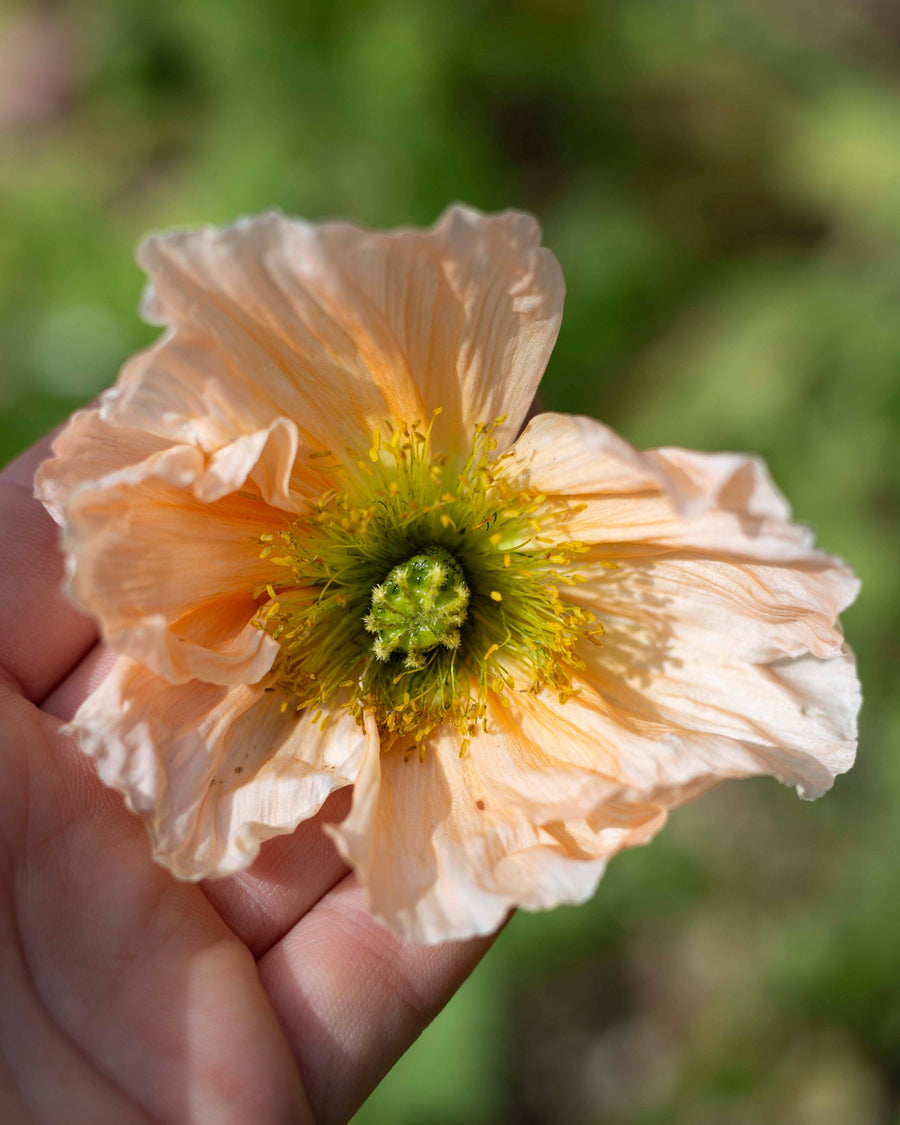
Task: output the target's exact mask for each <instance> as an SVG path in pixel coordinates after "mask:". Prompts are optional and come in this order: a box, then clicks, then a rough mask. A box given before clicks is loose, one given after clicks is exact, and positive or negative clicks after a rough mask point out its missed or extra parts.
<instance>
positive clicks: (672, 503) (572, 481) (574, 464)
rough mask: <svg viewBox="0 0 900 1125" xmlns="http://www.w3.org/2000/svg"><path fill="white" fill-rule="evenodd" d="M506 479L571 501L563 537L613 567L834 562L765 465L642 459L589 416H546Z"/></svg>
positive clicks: (671, 454)
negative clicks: (717, 559)
mask: <svg viewBox="0 0 900 1125" xmlns="http://www.w3.org/2000/svg"><path fill="white" fill-rule="evenodd" d="M504 473H505V475H506V477H507V479H509V481H510V482H511V484H512V485H513V486H514V487H523V488H531V489H533V490H535V491H537V492H540V493H545V494H547V495H548V496H549V497H552V498H553V499H554V500H557V499H558V498H560V497H563V498H566V499H568V500H571V501H572V504H573V507H572V511H571V514H570V516H569V517H568V519H566V520H565V521H564V523H563V524H562V525H561V527H560V529H559V534H560V535H562V536H564V537H567V538H570V539H577V540H581V541H582V542H584V543H588V544H591V545H595V546H596V547H597V552H596V553H597V554H598V555H601V556H602V557H605V558H607V559H611V560H618V559H620V558H630V557H631V556H634V555H642V556H649V555H651V554H654V553H663V552H671V551H674V550H679V549H682V550H685V551H690V552H700V553H705V554H709V555H714V556H725V557H729V558H745V559H758V560H759V561H761V562H764V563H776V564H780V563H794V562H807V561H809V560H810V559H814V558H817V557H818V558H822V559H825V558H827V559H829V560H830V562H831V564H832V565H833V564H834V559H833V558H831V557H830V556H826V555H825V554H824V552H813V551H812V538H813V537H812V533H811V532H810V530H809V529H808V528H806V527H804V526H802V525H801V524H796V523H791V522H790V508H789V506H788V504H787V502H786V501H785V499H784V497H783V496H782V495H781V493H780V492H779V491H778V489H777V488H776V487H775V485H774V484H773V483H772V480H771V477H770V476H769V473H768V470H767V469H766V466H765V464H764V463H763V462H762V461H760V460H759V459H758V458H755V457H748V456H745V455H743V454H737V453H693V452H690V451H688V450H683V449H656V450H651V451H650V452H647V453H639V452H638V451H637V450H635V449H633V448H632V447H631V446H629V445H628V443H627V442H625V441H623V440H622V438H620V437H618V436H617V435H616V434H614V433H613V432H612V431H611V430H609V429H608V428H607V427H606V426H603V425H601V423H599V422H595V421H593V419H590V418H583V417H574V416H570V415H562V414H541V415H539V416H538V417H537V418H534V419H532V421H531V422H530V423H529V425H528V427H527V429H526V430H525V432H524V433H523V434H522V436H521V437H520V438H519V440H518V441H517V442H516V445H515V447H514V451H513V456H511V457H510V458H509V459H508V461H507V462H505V464H504Z"/></svg>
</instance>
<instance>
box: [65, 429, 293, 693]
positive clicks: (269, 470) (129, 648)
mask: <svg viewBox="0 0 900 1125" xmlns="http://www.w3.org/2000/svg"><path fill="white" fill-rule="evenodd" d="M290 435H291V429H290V423H287V422H285V423H283V424H273V427H272V428H271V429H270V430H268V431H264V434H263V437H261V438H260V439H258V440H250V439H238V440H237V442H235V443H234V445H233V446H232V447H228V448H226V450H225V451H223V454H222V455H221V456H220V457H218V458H213V459H212V463H211V467H210V468H209V469H207V468H206V466H205V464H204V457H203V455H202V454H201V453H200V452H199V451H198V450H197V449H195V448H193V447H191V446H184V445H181V446H171V447H170V448H169V449H167V450H165V451H163V452H161V453H159V454H155V455H153V456H151V457H149V458H148V459H147V460H146V461H144V462H143V463H141V464H140V465H133V466H128V467H126V468H124V469H121V470H119V471H117V472H115V473H113V474H111V475H109V476H107V477H105V478H103V479H101V480H100V481H98V482H95V483H93V484H86V485H83V486H82V487H80V488H79V489H78V490H77V491H76V492H75V493H74V494H73V495H72V496H71V497H70V500H69V503H68V506H67V510H66V518H67V521H68V526H67V529H66V538H65V547H66V551H67V554H68V564H69V585H70V590H71V593H72V595H73V597H74V598H75V599H76V600H77V601H78V602H79V604H81V605H82V606H83V607H84V608H86V609H87V610H88V611H90V612H91V613H93V614H94V615H95V616H96V617H97V618H98V619H99V620H100V621H101V623H102V625H103V629H104V634H105V636H106V639H107V640H108V641H109V642H110V643H111V644H113V645H115V646H116V647H117V648H119V649H120V650H122V651H123V652H127V653H129V654H130V655H132V656H134V657H135V658H136V659H139V660H141V661H143V662H144V663H146V664H147V665H149V666H150V667H151V668H153V669H154V670H155V671H156V672H157V673H158V674H159V675H162V676H165V677H167V678H168V679H170V680H172V681H173V682H185V681H187V680H190V679H194V678H199V679H203V680H207V681H209V682H211V683H240V682H249V683H253V682H255V681H256V680H258V679H259V678H260V677H261V676H263V675H265V673H266V672H267V671H268V670H269V668H270V667H271V666H272V662H273V660H274V658H275V656H276V654H277V652H278V644H277V642H276V641H275V640H274V639H273V638H272V637H270V636H268V634H266V633H265V632H264V631H262V630H260V629H257V628H254V627H253V626H252V625H251V619H252V618H253V616H254V615H255V613H256V610H257V608H258V603H257V601H256V599H255V598H254V597H253V591H254V590H255V589H256V588H258V587H260V586H261V585H264V584H265V583H266V582H270V581H277V580H278V578H279V576H280V574H281V571H279V570H278V569H277V568H275V567H273V566H272V565H271V564H269V563H267V562H265V561H264V560H262V559H261V558H260V557H259V545H258V542H257V541H256V540H257V539H258V537H259V536H260V535H261V534H264V533H271V532H272V531H277V530H278V528H279V527H281V526H284V524H285V521H286V520H287V519H288V518H289V517H288V516H287V515H286V514H285V513H280V512H279V511H277V510H276V509H273V508H271V507H269V505H268V504H267V503H265V501H264V500H263V499H262V498H258V499H257V498H255V497H254V496H253V495H252V493H247V492H246V491H245V490H243V488H242V486H244V485H246V484H247V483H248V482H250V481H251V478H253V475H254V474H255V473H256V474H261V479H262V488H263V491H266V490H268V492H269V495H270V496H273V497H275V496H277V495H278V494H279V492H278V490H279V488H281V489H284V488H285V487H286V483H285V482H286V475H285V474H286V473H287V471H288V469H287V466H288V464H289V460H288V458H289V456H290V453H291V450H292V448H293V442H292V440H291V436H290ZM279 455H283V456H284V459H283V461H282V464H281V467H280V468H279V467H278V464H277V462H278V457H279ZM266 458H268V459H266ZM266 480H268V482H269V483H266ZM229 489H230V490H231V491H227V490H229ZM235 489H241V491H240V492H238V491H234V490H235ZM213 497H216V498H213ZM217 605H218V606H220V610H221V618H220V624H221V626H224V625H226V624H227V626H228V628H227V631H226V630H224V629H223V628H221V627H220V628H219V629H218V631H217V633H216V634H215V636H214V637H213V636H212V635H211V634H210V632H209V630H208V628H207V627H203V628H194V627H193V626H199V625H203V624H204V619H205V618H208V617H209V616H210V613H211V612H213V610H214V607H215V606H217ZM198 610H200V611H201V612H199V613H198V612H197V611H198ZM176 623H177V625H176Z"/></svg>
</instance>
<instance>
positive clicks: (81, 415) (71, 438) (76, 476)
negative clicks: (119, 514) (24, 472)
mask: <svg viewBox="0 0 900 1125" xmlns="http://www.w3.org/2000/svg"><path fill="white" fill-rule="evenodd" d="M171 446H172V442H171V441H170V440H169V439H167V438H162V437H159V436H158V435H156V434H151V433H147V432H146V431H145V430H140V429H131V428H129V427H124V426H113V425H110V423H109V422H107V421H106V420H105V419H104V418H103V414H102V411H101V410H100V409H91V410H78V411H76V413H75V414H73V415H72V417H71V419H70V420H69V423H68V425H67V426H66V427H65V429H63V430H62V432H61V433H60V434H59V436H58V437H57V438H56V439H55V440H54V442H53V446H52V449H53V456H52V457H50V458H49V459H48V460H46V461H44V462H43V464H41V466H40V468H39V469H38V471H37V473H36V474H35V495H36V497H37V498H38V500H40V501H41V502H42V503H43V504H44V506H45V507H46V508H47V510H48V511H49V512H50V514H51V516H53V518H54V520H55V521H56V522H57V523H58V524H62V523H63V521H64V508H65V504H66V503H67V501H68V499H69V497H70V496H71V495H72V493H73V492H74V491H75V490H76V489H78V488H80V487H81V486H82V485H85V484H95V483H96V482H98V481H99V480H102V479H103V478H104V477H107V476H109V475H110V474H111V473H114V472H118V471H119V470H120V469H124V468H127V467H128V466H131V465H137V464H140V463H141V462H142V461H146V460H147V458H148V457H151V456H153V455H154V454H157V453H161V452H163V451H164V450H166V449H169V448H171Z"/></svg>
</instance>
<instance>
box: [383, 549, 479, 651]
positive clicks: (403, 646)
mask: <svg viewBox="0 0 900 1125" xmlns="http://www.w3.org/2000/svg"><path fill="white" fill-rule="evenodd" d="M468 604H469V587H468V586H467V585H466V583H465V579H464V578H463V573H462V571H461V570H460V568H459V566H458V565H457V562H456V560H455V559H454V558H453V556H452V555H451V554H450V553H449V552H448V551H445V550H444V549H443V548H442V547H428V548H426V549H425V550H424V551H423V552H422V553H421V554H418V555H413V556H412V558H409V559H407V560H406V561H405V562H402V563H398V564H397V566H395V567H392V568H391V570H390V571H389V573H388V575H387V577H386V578H385V580H384V582H382V583H381V584H380V585H379V586H376V587H375V589H374V590H373V591H372V603H371V609H370V611H369V614H368V616H367V617H366V618H365V619H364V621H363V624H364V625H365V627H366V629H367V630H368V631H369V632H370V633H372V634H373V636H374V638H375V640H374V644H373V645H372V651H373V653H374V654H375V657H376V659H378V660H381V661H387V660H390V658H391V655H392V654H393V653H394V652H397V651H400V652H404V653H406V656H405V658H404V661H403V666H404V668H421V667H423V665H424V664H425V653H427V652H431V650H432V649H435V648H437V647H438V645H443V646H444V647H445V648H449V649H455V648H458V647H459V627H460V625H462V623H463V622H464V621H465V619H466V607H467V606H468Z"/></svg>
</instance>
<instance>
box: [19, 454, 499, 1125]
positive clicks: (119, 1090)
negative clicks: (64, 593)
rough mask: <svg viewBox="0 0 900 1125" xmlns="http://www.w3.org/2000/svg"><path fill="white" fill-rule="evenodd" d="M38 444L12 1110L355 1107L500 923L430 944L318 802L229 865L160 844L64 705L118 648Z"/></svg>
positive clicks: (213, 1113) (170, 1117)
mask: <svg viewBox="0 0 900 1125" xmlns="http://www.w3.org/2000/svg"><path fill="white" fill-rule="evenodd" d="M38 457H39V454H35V455H33V456H32V457H30V458H26V459H23V461H22V462H20V463H18V464H16V465H13V466H11V467H10V469H8V470H6V472H5V473H4V474H3V478H2V480H0V520H2V523H0V526H2V529H3V535H2V538H0V574H3V576H4V580H3V586H2V589H0V636H3V637H4V642H5V651H4V653H3V664H5V666H6V671H7V673H8V674H9V677H10V683H9V684H8V685H4V684H0V762H2V768H3V777H4V781H3V785H2V788H0V844H2V846H3V849H4V855H3V860H4V862H3V866H2V869H0V870H2V875H0V893H2V896H3V898H2V902H3V915H2V921H0V950H2V954H3V961H2V964H3V980H4V994H5V999H4V1004H3V1006H2V1008H0V1110H2V1111H3V1112H0V1116H2V1117H3V1119H4V1120H11V1121H15V1120H17V1119H21V1120H23V1121H24V1120H34V1119H35V1118H36V1119H38V1120H41V1121H44V1120H46V1121H54V1120H60V1121H62V1120H65V1121H66V1122H67V1123H68V1122H81V1121H83V1122H90V1123H91V1125H103V1123H105V1122H107V1121H108V1122H111V1123H113V1122H114V1123H115V1125H120V1123H121V1125H127V1123H129V1122H132V1121H134V1122H142V1121H148V1120H153V1121H165V1122H170V1121H171V1122H179V1123H180V1122H207V1121H209V1122H216V1123H227V1122H231V1121H234V1122H246V1121H258V1122H282V1121H284V1122H287V1121H301V1122H302V1121H313V1120H314V1121H322V1122H333V1121H334V1122H337V1121H343V1120H346V1118H347V1117H348V1116H349V1115H350V1113H352V1111H353V1109H354V1108H355V1106H356V1105H357V1104H358V1103H359V1102H360V1101H361V1100H362V1099H363V1098H364V1097H365V1096H366V1094H367V1093H368V1092H369V1090H371V1089H372V1087H373V1086H374V1085H375V1083H376V1082H377V1081H378V1079H379V1078H380V1077H381V1075H382V1074H383V1073H384V1072H385V1071H386V1070H387V1069H388V1068H389V1067H390V1065H391V1064H392V1063H393V1062H394V1061H395V1059H396V1058H397V1057H398V1056H399V1054H400V1053H401V1052H402V1051H403V1049H404V1048H405V1047H406V1046H407V1045H408V1044H409V1042H411V1041H412V1039H413V1038H415V1036H416V1035H417V1034H418V1032H419V1031H420V1030H421V1028H422V1027H423V1026H424V1025H425V1024H426V1023H427V1022H428V1020H429V1019H430V1018H431V1016H432V1015H433V1014H434V1013H435V1012H436V1011H437V1010H438V1009H439V1007H440V1006H441V1004H442V1003H443V1002H445V1001H446V999H447V998H448V996H449V995H450V994H451V993H452V991H453V989H454V988H455V987H456V986H457V985H458V984H459V982H460V981H461V980H462V979H463V978H464V976H465V975H466V973H467V972H468V971H469V970H470V969H471V967H472V966H473V965H474V963H475V962H476V961H477V959H478V957H479V956H480V955H481V953H482V952H483V951H484V948H485V943H484V942H470V943H465V944H461V945H455V946H442V947H438V948H423V947H412V946H406V945H403V944H402V943H400V942H399V941H398V940H397V939H396V938H394V937H393V936H392V935H391V934H390V933H388V932H387V931H386V930H383V929H381V928H379V927H377V926H375V925H374V924H373V923H372V922H371V920H370V919H369V917H368V915H367V914H366V912H365V909H364V906H363V903H362V900H361V897H360V892H359V890H358V888H357V886H356V884H355V881H354V878H353V876H352V875H350V874H349V873H348V872H347V870H346V868H345V867H344V866H343V865H342V863H341V861H340V860H339V858H338V856H337V854H336V853H335V852H334V850H333V848H332V847H331V845H330V843H329V842H328V841H327V838H326V837H325V836H324V834H323V833H322V832H321V828H320V824H319V823H317V822H316V821H311V822H307V823H306V824H305V825H304V826H303V827H302V828H301V829H300V830H299V831H298V832H296V833H295V834H294V835H293V836H291V837H285V838H282V839H279V840H276V841H273V842H271V843H270V844H268V845H267V846H266V848H265V849H264V851H263V855H262V857H261V859H260V860H259V862H258V863H257V864H256V865H255V866H254V868H253V869H252V870H251V871H250V872H248V873H245V874H243V875H240V876H235V877H233V878H231V879H227V880H223V881H221V882H218V883H213V884H207V885H205V886H202V887H201V886H196V885H188V884H184V883H177V882H175V881H174V880H173V879H172V878H171V876H170V875H169V874H168V873H167V872H165V871H164V870H163V869H162V868H160V867H158V866H157V865H156V864H155V863H153V861H152V860H151V858H150V848H149V841H148V839H147V836H146V833H145V831H144V829H143V827H142V825H141V824H140V822H139V821H138V820H137V819H136V818H135V817H133V816H131V814H130V813H128V812H127V810H126V809H125V807H124V805H123V803H122V801H121V799H120V798H118V797H117V796H116V795H115V794H112V793H110V792H109V791H107V790H105V789H104V788H103V787H102V785H100V783H99V782H98V781H97V779H96V777H95V775H94V773H93V769H92V767H91V766H90V765H89V764H88V763H87V761H86V760H85V759H84V758H83V757H82V756H81V755H80V753H79V752H78V751H77V749H75V748H74V747H73V745H72V743H71V740H69V739H68V738H66V737H65V736H64V735H62V734H60V733H59V731H58V727H59V723H58V721H57V720H56V719H54V718H51V716H59V717H62V718H66V717H68V716H70V715H71V714H72V713H73V712H74V709H75V708H76V707H77V706H78V704H79V703H80V702H81V700H82V699H83V698H84V696H85V694H86V692H87V691H88V690H89V688H90V685H91V683H92V681H93V680H96V678H97V677H98V676H100V675H102V673H103V664H104V655H103V653H102V650H99V649H95V650H93V651H92V652H91V653H90V655H89V656H88V657H87V658H86V659H83V658H82V657H83V654H84V652H85V651H86V650H89V649H90V647H91V645H92V642H93V639H94V638H93V634H92V629H91V626H90V624H89V623H88V622H86V621H85V619H83V618H81V617H79V616H78V615H77V614H76V613H75V612H74V611H73V610H71V609H70V608H69V607H68V606H67V605H66V604H65V603H64V602H63V601H62V600H61V597H60V595H59V594H58V592H57V590H58V578H59V561H58V558H57V556H56V552H55V550H54V544H55V533H54V529H53V528H52V525H51V524H50V522H49V519H48V518H47V517H46V516H45V515H44V513H43V511H42V510H41V509H40V508H38V507H37V506H36V505H35V504H34V502H33V501H31V499H30V489H29V488H28V484H27V482H28V479H29V470H30V468H31V467H32V465H33V463H34V461H35V460H36V459H38ZM56 685H58V686H56ZM48 693H50V694H48ZM29 699H30V700H42V701H43V702H42V703H41V706H40V708H39V707H38V706H36V705H35V704H33V703H32V702H29ZM343 800H344V797H343V795H342V794H338V795H337V796H336V797H335V798H334V799H333V802H332V803H331V804H330V811H329V807H326V810H323V814H322V815H323V816H325V817H328V818H331V819H334V818H336V817H339V816H340V815H341V814H342V811H343V810H342V808H341V805H342V804H343ZM4 1060H5V1063H6V1065H5V1067H3V1066H2V1061H4ZM304 1091H305V1093H304ZM310 1107H311V1108H310Z"/></svg>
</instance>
